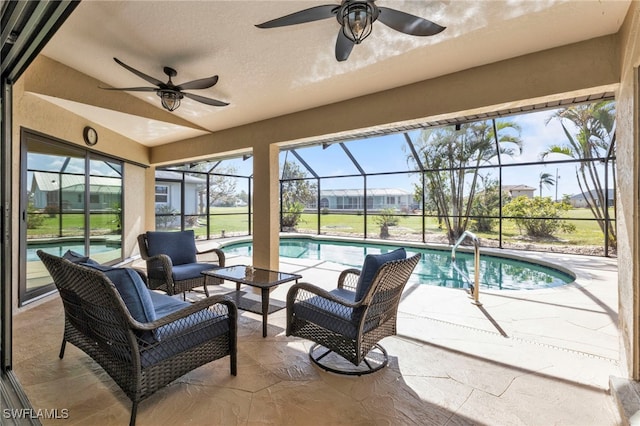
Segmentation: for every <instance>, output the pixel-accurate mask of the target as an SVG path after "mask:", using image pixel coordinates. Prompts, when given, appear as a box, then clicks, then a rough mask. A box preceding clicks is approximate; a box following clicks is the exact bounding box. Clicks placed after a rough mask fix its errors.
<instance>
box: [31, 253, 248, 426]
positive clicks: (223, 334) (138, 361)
mask: <svg viewBox="0 0 640 426" xmlns="http://www.w3.org/2000/svg"><path fill="white" fill-rule="evenodd" d="M38 256H39V257H40V259H41V260H42V262H43V263H44V265H45V266H46V268H47V270H48V271H49V273H50V274H51V276H52V277H53V281H54V283H55V285H56V287H57V288H58V291H59V293H60V297H61V298H62V302H63V305H64V313H65V315H64V317H65V321H64V323H65V325H64V335H63V338H62V345H61V347H60V354H59V356H60V358H63V356H64V352H65V346H66V343H67V342H69V343H71V344H73V345H74V346H76V347H78V348H79V349H81V350H82V351H84V352H85V353H86V354H87V355H89V356H90V357H91V358H93V360H95V361H96V362H97V363H98V364H99V365H100V366H101V367H102V368H103V369H104V370H105V371H106V372H107V373H108V374H109V376H111V378H112V379H113V380H114V381H115V382H116V383H117V384H118V386H119V387H120V388H121V389H122V390H123V391H124V393H125V394H126V395H127V397H129V399H131V401H132V403H133V405H132V408H131V418H130V424H131V425H134V424H135V420H136V413H137V408H138V404H139V402H140V401H142V400H144V399H145V398H147V397H149V396H150V395H152V394H153V393H154V392H155V391H157V390H158V389H160V388H162V387H164V386H166V385H167V384H169V383H171V382H172V381H174V380H175V379H177V378H178V377H181V376H183V375H184V374H186V373H188V372H189V371H191V370H193V369H195V368H197V367H199V366H201V365H203V364H206V363H208V362H210V361H213V360H216V359H220V358H223V357H225V356H227V355H229V356H230V369H231V374H232V375H234V376H235V375H236V369H237V364H236V363H237V354H236V351H237V340H236V339H237V337H236V336H237V309H236V306H235V304H234V303H233V302H232V301H230V300H227V299H225V298H223V297H209V298H207V299H203V300H201V301H198V302H196V303H193V304H191V303H188V302H183V301H181V300H178V299H175V298H173V297H170V296H167V295H166V294H161V293H156V292H153V291H149V290H148V289H147V288H146V286H145V283H144V282H143V281H142V280H141V278H140V277H139V276H138V274H139V273H140V272H139V271H134V270H132V269H127V268H104V267H101V265H97V264H95V263H93V264H90V263H85V264H75V263H72V262H70V261H69V260H67V259H64V258H61V257H56V256H53V255H51V254H48V253H45V252H43V251H41V250H39V251H38ZM101 269H102V270H101Z"/></svg>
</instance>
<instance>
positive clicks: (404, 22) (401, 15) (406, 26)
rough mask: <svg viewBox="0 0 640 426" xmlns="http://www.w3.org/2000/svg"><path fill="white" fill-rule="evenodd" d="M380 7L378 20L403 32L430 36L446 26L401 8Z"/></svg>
mask: <svg viewBox="0 0 640 426" xmlns="http://www.w3.org/2000/svg"><path fill="white" fill-rule="evenodd" d="M378 9H380V15H378V21H380V22H382V23H383V24H385V25H387V26H388V27H391V28H393V29H394V30H396V31H400V32H401V33H405V34H410V35H415V36H430V35H434V34H438V33H439V32H440V31H442V30H444V29H445V28H446V27H442V26H440V25H438V24H435V23H433V22H431V21H428V20H426V19H424V18H420V17H418V16H414V15H411V14H409V13H405V12H400V11H399V10H395V9H389V8H388V7H378Z"/></svg>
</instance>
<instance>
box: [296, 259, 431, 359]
mask: <svg viewBox="0 0 640 426" xmlns="http://www.w3.org/2000/svg"><path fill="white" fill-rule="evenodd" d="M419 260H420V254H416V255H415V256H412V257H410V258H408V259H403V260H396V261H392V262H387V263H385V264H384V265H382V267H380V269H379V270H378V272H377V273H376V276H375V277H374V279H373V282H372V284H371V286H370V287H369V289H368V291H367V293H366V294H365V296H364V297H363V298H362V300H359V301H353V300H347V299H345V298H342V297H339V296H337V295H335V294H332V293H330V292H328V291H326V290H323V289H321V288H319V287H317V286H315V285H313V284H309V283H299V284H296V285H294V286H292V287H291V289H290V290H289V292H288V294H287V335H288V336H289V335H292V336H297V337H301V338H304V339H307V340H311V341H313V342H316V343H319V344H320V345H322V346H324V347H326V348H328V349H330V350H332V351H333V352H335V353H337V354H339V355H340V356H342V357H343V358H345V359H347V360H348V361H350V362H351V363H352V364H354V365H356V366H358V365H359V364H360V363H361V362H362V361H363V360H364V358H365V356H366V355H367V354H368V353H369V351H370V350H371V349H372V348H373V346H374V345H375V344H376V343H378V342H379V341H380V340H382V339H383V338H385V337H387V336H393V335H395V334H396V321H397V313H398V305H399V304H400V299H401V296H402V291H403V290H404V287H405V285H406V283H407V281H408V280H409V277H410V276H411V273H412V272H413V270H414V269H415V267H416V265H417V264H418V261H419ZM359 273H360V272H359V271H358V270H355V269H348V270H345V271H343V272H342V274H341V275H340V277H339V278H338V288H339V289H342V290H349V291H351V292H353V291H355V287H356V283H357V280H358V276H359Z"/></svg>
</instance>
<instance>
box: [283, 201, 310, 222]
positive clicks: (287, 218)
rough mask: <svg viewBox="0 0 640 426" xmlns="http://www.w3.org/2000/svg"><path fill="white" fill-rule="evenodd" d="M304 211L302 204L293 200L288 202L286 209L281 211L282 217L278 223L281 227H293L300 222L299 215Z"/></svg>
mask: <svg viewBox="0 0 640 426" xmlns="http://www.w3.org/2000/svg"><path fill="white" fill-rule="evenodd" d="M303 211H304V204H302V203H299V202H297V201H294V202H292V203H290V204H289V205H288V206H287V208H286V211H283V212H282V219H281V223H280V227H281V229H294V228H295V227H296V226H298V223H299V222H300V216H301V215H302V212H303Z"/></svg>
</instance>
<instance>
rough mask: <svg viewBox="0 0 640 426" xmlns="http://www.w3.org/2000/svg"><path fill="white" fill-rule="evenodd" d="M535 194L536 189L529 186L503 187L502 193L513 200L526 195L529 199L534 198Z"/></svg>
mask: <svg viewBox="0 0 640 426" xmlns="http://www.w3.org/2000/svg"><path fill="white" fill-rule="evenodd" d="M535 192H536V189H535V188H532V187H530V186H527V185H502V193H503V194H505V195H507V196H509V197H511V198H516V197H519V196H521V195H524V196H525V197H527V198H533V195H534V194H535Z"/></svg>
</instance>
